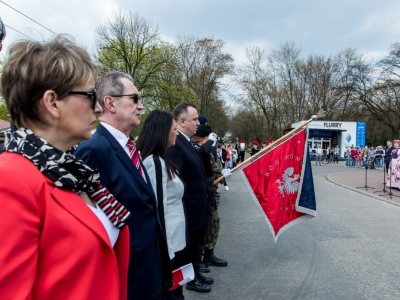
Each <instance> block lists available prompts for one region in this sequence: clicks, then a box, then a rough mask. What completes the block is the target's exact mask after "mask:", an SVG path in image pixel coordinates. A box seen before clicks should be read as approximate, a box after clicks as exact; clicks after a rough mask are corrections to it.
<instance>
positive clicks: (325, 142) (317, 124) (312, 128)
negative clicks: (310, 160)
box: [291, 121, 367, 157]
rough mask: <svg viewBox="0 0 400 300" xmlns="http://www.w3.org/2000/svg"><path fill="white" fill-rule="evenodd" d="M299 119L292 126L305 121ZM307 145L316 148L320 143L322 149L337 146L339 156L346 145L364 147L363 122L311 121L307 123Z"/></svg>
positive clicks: (365, 129)
mask: <svg viewBox="0 0 400 300" xmlns="http://www.w3.org/2000/svg"><path fill="white" fill-rule="evenodd" d="M305 122H306V121H299V122H297V123H293V124H292V125H291V127H292V128H296V127H297V126H299V125H301V124H303V123H305ZM308 128H309V134H308V146H309V147H310V148H311V149H316V148H317V147H318V145H321V147H322V149H326V148H328V147H329V148H331V149H332V148H335V147H336V146H339V148H340V157H344V151H345V150H346V147H352V146H355V147H360V146H362V147H364V146H365V138H366V134H367V124H366V123H365V122H347V121H312V122H310V123H309V124H308Z"/></svg>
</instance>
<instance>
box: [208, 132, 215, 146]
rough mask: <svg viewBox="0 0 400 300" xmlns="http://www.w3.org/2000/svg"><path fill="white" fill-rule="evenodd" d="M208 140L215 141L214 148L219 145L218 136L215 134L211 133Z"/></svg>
mask: <svg viewBox="0 0 400 300" xmlns="http://www.w3.org/2000/svg"><path fill="white" fill-rule="evenodd" d="M208 139H209V140H211V141H213V144H212V145H213V146H215V145H216V144H217V135H216V134H215V133H214V132H211V133H210V134H209V135H208Z"/></svg>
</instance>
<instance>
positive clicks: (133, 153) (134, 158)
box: [126, 140, 143, 176]
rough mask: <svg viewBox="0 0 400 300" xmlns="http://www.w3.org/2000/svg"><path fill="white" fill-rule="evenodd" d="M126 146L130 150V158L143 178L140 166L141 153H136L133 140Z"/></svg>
mask: <svg viewBox="0 0 400 300" xmlns="http://www.w3.org/2000/svg"><path fill="white" fill-rule="evenodd" d="M126 144H127V146H128V148H129V157H130V158H131V160H132V162H133V164H134V165H135V167H136V169H138V171H139V173H140V175H142V176H143V170H142V167H141V166H140V159H139V152H137V151H136V147H135V144H134V143H133V142H132V141H131V140H128V142H127V143H126Z"/></svg>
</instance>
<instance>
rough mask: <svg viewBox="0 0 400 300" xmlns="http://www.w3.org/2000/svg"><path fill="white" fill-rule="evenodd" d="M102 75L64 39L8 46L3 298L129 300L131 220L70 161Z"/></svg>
mask: <svg viewBox="0 0 400 300" xmlns="http://www.w3.org/2000/svg"><path fill="white" fill-rule="evenodd" d="M98 72H99V69H98V67H97V66H96V65H95V64H93V62H92V61H91V59H90V56H89V55H88V53H87V52H86V51H85V50H84V49H82V48H80V47H78V46H77V45H75V44H74V43H73V42H71V41H70V40H68V39H67V38H65V37H63V36H58V37H56V38H55V39H53V40H52V41H50V42H49V43H39V42H34V41H21V42H17V43H15V44H13V45H12V46H11V48H10V50H9V58H8V60H7V62H6V64H5V65H4V68H3V74H2V77H1V86H2V93H3V96H4V99H5V100H6V104H7V107H8V110H9V112H10V114H11V118H12V120H13V126H12V128H11V130H10V131H9V132H6V134H5V137H6V138H5V143H4V148H5V150H6V151H5V152H4V153H3V154H1V155H0V178H1V179H0V211H1V212H2V217H1V218H0V241H1V246H0V299H7V300H12V299H18V300H21V299H40V300H47V299H49V300H53V299H74V300H79V299H82V300H87V299H104V300H113V299H115V300H117V299H118V300H120V299H126V292H127V273H128V263H129V232H128V227H126V226H125V225H126V224H125V221H126V220H127V219H128V218H129V216H130V213H129V212H128V211H127V210H126V209H125V208H124V207H123V206H122V205H121V204H120V203H119V202H118V201H117V199H115V198H114V197H113V196H112V194H110V193H109V192H108V191H107V189H105V188H104V187H103V186H102V185H101V184H100V180H99V174H98V172H97V171H95V170H92V169H90V168H89V167H88V166H86V165H85V164H84V163H83V162H82V161H80V160H79V159H77V158H75V156H73V155H72V154H69V153H68V151H67V150H68V149H70V148H71V147H72V146H74V145H76V144H78V143H79V142H80V141H82V140H84V139H89V138H90V136H91V130H92V129H93V128H94V121H95V113H98V112H101V110H102V108H101V106H100V105H99V104H98V103H97V100H96V90H95V89H94V80H95V78H96V76H97V74H98Z"/></svg>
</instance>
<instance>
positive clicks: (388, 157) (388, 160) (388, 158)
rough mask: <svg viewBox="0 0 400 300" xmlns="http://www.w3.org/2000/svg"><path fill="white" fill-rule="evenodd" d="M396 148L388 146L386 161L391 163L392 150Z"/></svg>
mask: <svg viewBox="0 0 400 300" xmlns="http://www.w3.org/2000/svg"><path fill="white" fill-rule="evenodd" d="M393 149H394V146H393V145H392V146H390V147H388V148H386V151H385V163H390V160H391V159H392V151H393Z"/></svg>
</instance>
